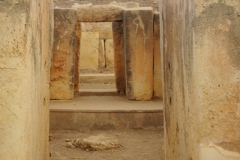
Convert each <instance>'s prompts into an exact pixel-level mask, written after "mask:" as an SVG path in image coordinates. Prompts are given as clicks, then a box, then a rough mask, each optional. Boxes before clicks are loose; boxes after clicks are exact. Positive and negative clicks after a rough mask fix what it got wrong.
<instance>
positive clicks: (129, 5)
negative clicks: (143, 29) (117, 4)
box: [124, 2, 139, 8]
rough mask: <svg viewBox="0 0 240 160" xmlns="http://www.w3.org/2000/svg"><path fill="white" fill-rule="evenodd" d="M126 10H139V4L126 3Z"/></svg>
mask: <svg viewBox="0 0 240 160" xmlns="http://www.w3.org/2000/svg"><path fill="white" fill-rule="evenodd" d="M124 7H125V8H137V7H139V3H136V2H126V3H124Z"/></svg>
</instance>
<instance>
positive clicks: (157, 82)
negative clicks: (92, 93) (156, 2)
mask: <svg viewBox="0 0 240 160" xmlns="http://www.w3.org/2000/svg"><path fill="white" fill-rule="evenodd" d="M153 23H154V55H153V57H154V58H153V60H154V62H153V64H154V66H153V68H154V70H153V94H154V96H155V97H158V98H162V97H163V94H162V65H161V64H162V62H161V54H160V23H159V13H157V14H154V22H153Z"/></svg>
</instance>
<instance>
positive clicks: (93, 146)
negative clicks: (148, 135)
mask: <svg viewBox="0 0 240 160" xmlns="http://www.w3.org/2000/svg"><path fill="white" fill-rule="evenodd" d="M67 147H69V148H80V149H82V150H87V151H99V150H110V149H111V150H112V149H116V148H121V147H123V146H122V145H121V143H120V142H119V141H118V139H116V138H114V137H111V136H107V135H96V136H90V137H87V138H84V139H80V138H78V139H75V140H71V141H70V142H68V145H67Z"/></svg>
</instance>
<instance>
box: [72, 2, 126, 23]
mask: <svg viewBox="0 0 240 160" xmlns="http://www.w3.org/2000/svg"><path fill="white" fill-rule="evenodd" d="M122 12H123V8H122V7H119V6H115V5H96V6H91V5H82V6H79V7H78V9H77V15H78V18H77V20H78V21H79V22H112V21H120V20H122Z"/></svg>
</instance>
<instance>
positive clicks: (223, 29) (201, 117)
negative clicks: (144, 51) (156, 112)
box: [159, 0, 240, 160]
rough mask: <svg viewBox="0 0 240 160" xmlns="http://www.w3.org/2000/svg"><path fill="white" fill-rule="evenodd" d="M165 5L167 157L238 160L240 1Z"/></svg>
mask: <svg viewBox="0 0 240 160" xmlns="http://www.w3.org/2000/svg"><path fill="white" fill-rule="evenodd" d="M160 2H161V3H160V5H159V6H160V11H162V14H160V15H161V16H162V17H161V18H160V20H161V21H162V22H160V25H161V26H162V27H161V33H160V36H161V40H160V41H161V50H162V51H163V52H162V54H163V67H164V73H163V77H164V105H165V113H164V114H165V124H166V125H165V132H166V155H165V157H166V159H167V160H179V159H193V160H195V159H198V160H205V159H219V160H228V159H230V160H231V159H236V160H237V159H239V155H240V154H239V153H240V149H239V146H240V145H239V133H240V118H239V117H240V116H239V109H240V105H239V104H240V89H239V87H240V63H239V62H240V54H239V53H240V47H239V46H240V30H239V25H240V21H239V15H240V8H239V6H240V1H205V0H194V1H185V0H180V1H176V0H163V1H160ZM183 6H184V7H183ZM176 8H178V9H176ZM162 47H164V48H162ZM236 142H237V143H236ZM196 148H198V149H196ZM182 153H186V154H182Z"/></svg>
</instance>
